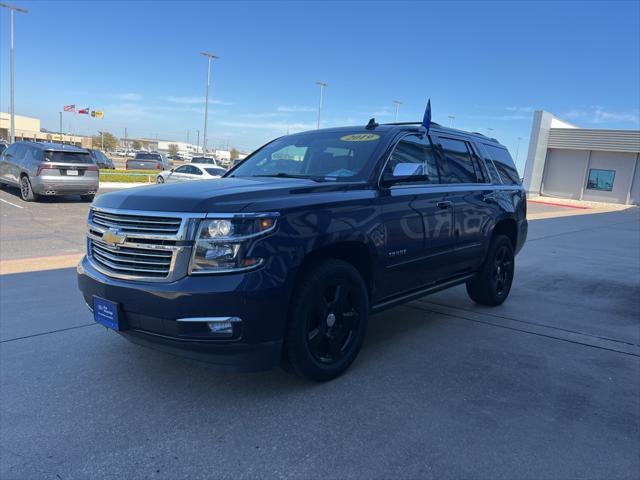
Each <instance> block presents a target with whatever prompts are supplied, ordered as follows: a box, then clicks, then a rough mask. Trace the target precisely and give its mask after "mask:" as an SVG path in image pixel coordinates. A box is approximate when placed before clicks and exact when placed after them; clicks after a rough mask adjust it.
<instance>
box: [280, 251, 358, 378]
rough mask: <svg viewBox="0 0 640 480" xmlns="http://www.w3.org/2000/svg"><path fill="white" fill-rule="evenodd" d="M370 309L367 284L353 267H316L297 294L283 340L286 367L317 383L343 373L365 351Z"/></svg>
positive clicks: (332, 262)
mask: <svg viewBox="0 0 640 480" xmlns="http://www.w3.org/2000/svg"><path fill="white" fill-rule="evenodd" d="M368 311H369V299H368V294H367V288H366V285H365V282H364V280H363V279H362V276H361V275H360V273H359V272H358V271H357V270H356V269H355V268H354V267H353V266H352V265H351V264H349V263H347V262H344V261H342V260H327V261H323V262H322V263H321V264H317V265H315V266H314V267H313V268H311V269H310V270H309V271H307V273H306V274H305V275H304V277H303V279H302V282H301V283H300V284H299V285H298V287H297V288H296V290H295V292H294V294H293V299H292V302H291V308H290V313H289V322H288V325H287V332H286V336H285V355H286V362H287V363H288V366H290V367H291V368H292V370H293V371H294V372H295V373H297V374H298V375H300V376H302V377H305V378H307V379H310V380H315V381H327V380H331V379H333V378H336V377H338V376H339V375H341V374H342V373H343V372H344V371H345V370H346V369H347V368H349V366H350V365H351V363H353V361H354V360H355V358H356V357H357V355H358V352H359V351H360V348H361V347H362V342H363V341H364V337H365V333H366V327H367V315H368Z"/></svg>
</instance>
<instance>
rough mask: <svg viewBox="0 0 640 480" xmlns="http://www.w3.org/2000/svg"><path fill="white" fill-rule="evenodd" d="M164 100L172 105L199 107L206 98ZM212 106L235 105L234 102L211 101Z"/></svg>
mask: <svg viewBox="0 0 640 480" xmlns="http://www.w3.org/2000/svg"><path fill="white" fill-rule="evenodd" d="M164 100H166V101H167V102H171V103H181V104H183V105H198V104H203V103H204V97H173V96H169V97H164ZM209 104H211V105H233V102H225V101H223V100H216V99H213V98H210V99H209Z"/></svg>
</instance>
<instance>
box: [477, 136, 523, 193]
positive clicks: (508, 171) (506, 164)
mask: <svg viewBox="0 0 640 480" xmlns="http://www.w3.org/2000/svg"><path fill="white" fill-rule="evenodd" d="M483 146H484V148H485V149H486V150H487V152H488V153H489V156H490V157H491V159H492V160H493V162H494V163H495V165H496V168H497V169H498V173H499V174H500V178H501V179H502V183H505V184H507V185H520V175H518V170H516V166H515V164H514V163H513V160H512V159H511V155H509V151H508V150H507V149H506V148H504V147H498V146H496V145H488V144H486V143H485V144H483Z"/></svg>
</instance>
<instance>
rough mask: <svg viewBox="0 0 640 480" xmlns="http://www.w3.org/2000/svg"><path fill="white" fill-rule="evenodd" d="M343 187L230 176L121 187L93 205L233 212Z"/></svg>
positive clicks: (300, 180)
mask: <svg viewBox="0 0 640 480" xmlns="http://www.w3.org/2000/svg"><path fill="white" fill-rule="evenodd" d="M345 186H346V184H344V183H335V182H324V183H317V182H314V181H313V180H307V179H297V178H272V177H264V178H257V177H244V178H235V177H231V178H219V179H211V180H196V181H192V182H184V183H173V184H164V185H150V186H145V187H135V188H128V189H123V190H119V191H117V192H112V193H106V194H104V195H100V196H98V197H96V200H95V201H94V202H93V205H94V206H96V207H102V208H119V209H127V210H148V211H159V212H189V213H203V212H220V213H233V212H240V211H242V210H243V209H244V208H245V207H246V206H247V205H249V204H252V203H261V202H262V201H264V200H266V199H273V198H276V197H277V198H279V199H282V200H283V201H284V202H283V203H286V199H287V197H288V196H289V195H294V194H312V193H320V192H327V193H328V192H332V191H340V190H344V188H345ZM282 206H283V207H286V205H282Z"/></svg>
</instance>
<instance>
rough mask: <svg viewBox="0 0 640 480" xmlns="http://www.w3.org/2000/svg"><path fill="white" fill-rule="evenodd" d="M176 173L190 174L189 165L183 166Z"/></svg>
mask: <svg viewBox="0 0 640 480" xmlns="http://www.w3.org/2000/svg"><path fill="white" fill-rule="evenodd" d="M174 172H176V173H189V165H182V166H181V167H178V168H176V169H175V170H174Z"/></svg>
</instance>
